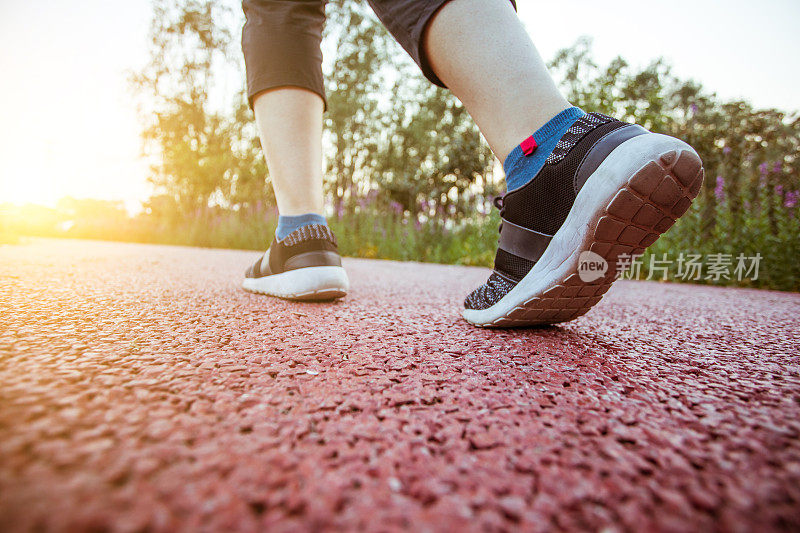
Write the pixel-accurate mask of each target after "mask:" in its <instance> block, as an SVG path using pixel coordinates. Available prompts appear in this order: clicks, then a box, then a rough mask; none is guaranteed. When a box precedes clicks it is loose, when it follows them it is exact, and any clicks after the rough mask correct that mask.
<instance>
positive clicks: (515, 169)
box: [503, 107, 586, 192]
mask: <svg viewBox="0 0 800 533" xmlns="http://www.w3.org/2000/svg"><path fill="white" fill-rule="evenodd" d="M585 114H586V112H585V111H583V109H580V108H578V107H570V108H567V109H565V110H564V111H562V112H561V113H559V114H558V115H556V116H554V117H553V118H551V119H550V120H549V121H548V122H547V124H545V125H544V126H542V127H541V128H539V129H538V130H536V131H535V132H533V135H531V136H530V137H528V138H527V139H525V140H524V141H522V144H520V145H519V146H517V147H516V148H514V149H513V150H512V151H511V153H510V154H508V157H506V160H505V162H504V163H503V170H504V171H505V173H506V191H508V192H510V191H513V190H514V189H519V188H520V187H522V186H523V185H527V184H528V183H530V181H531V180H532V179H533V177H534V176H536V174H537V173H538V172H539V171H540V170H542V167H543V166H544V161H545V159H547V156H549V155H550V154H551V153H552V152H553V149H554V148H555V147H556V144H557V143H558V141H559V139H561V137H563V136H564V133H566V131H567V129H569V127H570V126H572V124H574V123H575V121H576V120H578V119H579V118H581V117H582V116H583V115H585Z"/></svg>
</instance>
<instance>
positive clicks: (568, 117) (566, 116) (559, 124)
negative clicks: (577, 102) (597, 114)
mask: <svg viewBox="0 0 800 533" xmlns="http://www.w3.org/2000/svg"><path fill="white" fill-rule="evenodd" d="M585 114H586V111H584V110H583V109H581V108H580V107H575V106H572V107H568V108H567V109H565V110H563V111H561V112H560V113H558V114H557V115H556V116H554V117H553V118H551V119H550V120H548V121H547V123H545V125H544V126H542V127H541V128H539V129H538V130H536V131H535V132H533V135H531V136H530V137H528V139H525V140H524V141H522V143H520V145H519V146H517V147H516V148H514V149H513V150H511V153H510V154H508V157H506V160H505V161H504V162H503V171H504V172H505V173H506V175H508V174H509V173H510V172H511V170H512V169H513V168H514V167H515V166H516V165H517V164H518V163H519V162H520V160H521V159H522V158H523V157H525V150H526V147H524V146H523V145H527V144H528V141H529V139H533V141H535V144H533V146H542V145H543V144H545V143H546V142H547V141H549V140H550V139H551V138H552V137H553V136H554V135H559V136H561V135H563V134H564V133H563V131H564V127H565V126H566V127H569V126H570V125H572V124H573V123H574V122H575V121H576V120H578V119H579V118H581V117H582V116H583V115H585Z"/></svg>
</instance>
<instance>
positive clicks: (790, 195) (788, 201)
mask: <svg viewBox="0 0 800 533" xmlns="http://www.w3.org/2000/svg"><path fill="white" fill-rule="evenodd" d="M798 196H800V191H788V192H787V193H786V197H785V199H784V202H783V206H784V207H787V208H789V209H791V208H792V207H794V206H796V205H797V198H798Z"/></svg>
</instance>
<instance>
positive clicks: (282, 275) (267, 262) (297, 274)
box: [242, 224, 350, 300]
mask: <svg viewBox="0 0 800 533" xmlns="http://www.w3.org/2000/svg"><path fill="white" fill-rule="evenodd" d="M242 287H243V288H244V289H245V290H247V291H251V292H258V293H261V294H268V295H270V296H277V297H278V298H286V299H290V300H331V299H334V298H341V297H342V296H345V295H346V294H347V290H348V289H349V287H350V284H349V282H348V279H347V273H346V272H345V270H344V268H343V267H342V258H341V257H340V256H339V249H338V246H337V244H336V236H334V234H333V232H332V231H331V230H330V228H329V227H328V226H326V225H323V224H310V225H308V226H303V227H302V228H299V229H297V230H295V231H293V232H292V233H290V234H289V235H287V236H286V237H285V238H283V239H281V240H278V239H277V238H276V239H274V240H273V242H272V246H270V247H269V249H268V250H267V251H266V253H264V255H263V256H261V257H259V258H258V260H257V261H256V262H255V263H254V264H253V265H252V266H251V267H250V268H248V269H247V272H245V278H244V282H243V283H242Z"/></svg>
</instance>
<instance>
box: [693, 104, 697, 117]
mask: <svg viewBox="0 0 800 533" xmlns="http://www.w3.org/2000/svg"><path fill="white" fill-rule="evenodd" d="M696 113H697V104H692V114H693V115H694V114H696Z"/></svg>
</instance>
